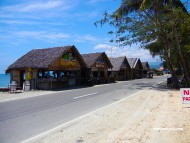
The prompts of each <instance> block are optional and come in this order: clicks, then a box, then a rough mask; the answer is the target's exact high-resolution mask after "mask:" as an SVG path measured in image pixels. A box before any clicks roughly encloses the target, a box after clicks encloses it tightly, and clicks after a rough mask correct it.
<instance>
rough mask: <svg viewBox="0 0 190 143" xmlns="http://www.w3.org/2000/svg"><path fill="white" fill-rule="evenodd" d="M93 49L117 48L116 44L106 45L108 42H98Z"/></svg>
mask: <svg viewBox="0 0 190 143" xmlns="http://www.w3.org/2000/svg"><path fill="white" fill-rule="evenodd" d="M94 49H109V50H114V51H115V50H117V49H118V47H116V46H111V45H108V44H98V45H96V46H95V47H94Z"/></svg>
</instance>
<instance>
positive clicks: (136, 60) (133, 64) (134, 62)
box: [127, 58, 143, 69]
mask: <svg viewBox="0 0 190 143" xmlns="http://www.w3.org/2000/svg"><path fill="white" fill-rule="evenodd" d="M127 61H128V62H129V65H130V67H131V69H133V68H135V67H136V66H137V65H138V66H139V69H143V66H142V63H141V61H140V59H139V58H127Z"/></svg>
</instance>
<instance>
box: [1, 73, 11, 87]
mask: <svg viewBox="0 0 190 143" xmlns="http://www.w3.org/2000/svg"><path fill="white" fill-rule="evenodd" d="M9 84H10V74H0V88H2V87H8V85H9Z"/></svg>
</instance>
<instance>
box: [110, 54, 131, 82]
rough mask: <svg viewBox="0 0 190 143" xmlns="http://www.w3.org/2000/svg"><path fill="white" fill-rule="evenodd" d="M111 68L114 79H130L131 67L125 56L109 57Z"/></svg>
mask: <svg viewBox="0 0 190 143" xmlns="http://www.w3.org/2000/svg"><path fill="white" fill-rule="evenodd" d="M109 59H110V61H111V64H112V65H113V68H112V76H113V77H114V78H115V80H127V79H130V78H131V77H130V74H131V67H130V65H129V63H128V61H127V58H126V57H117V58H109Z"/></svg>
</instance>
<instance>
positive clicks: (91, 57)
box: [82, 52, 113, 68]
mask: <svg viewBox="0 0 190 143" xmlns="http://www.w3.org/2000/svg"><path fill="white" fill-rule="evenodd" d="M82 57H83V59H84V61H85V63H86V65H87V67H88V68H90V67H92V66H93V65H94V64H95V63H96V62H97V60H98V58H100V57H102V58H103V59H104V60H105V62H106V64H107V65H108V68H112V67H113V66H112V64H111V62H110V60H109V58H108V57H107V55H106V53H105V52H102V53H89V54H82Z"/></svg>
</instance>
